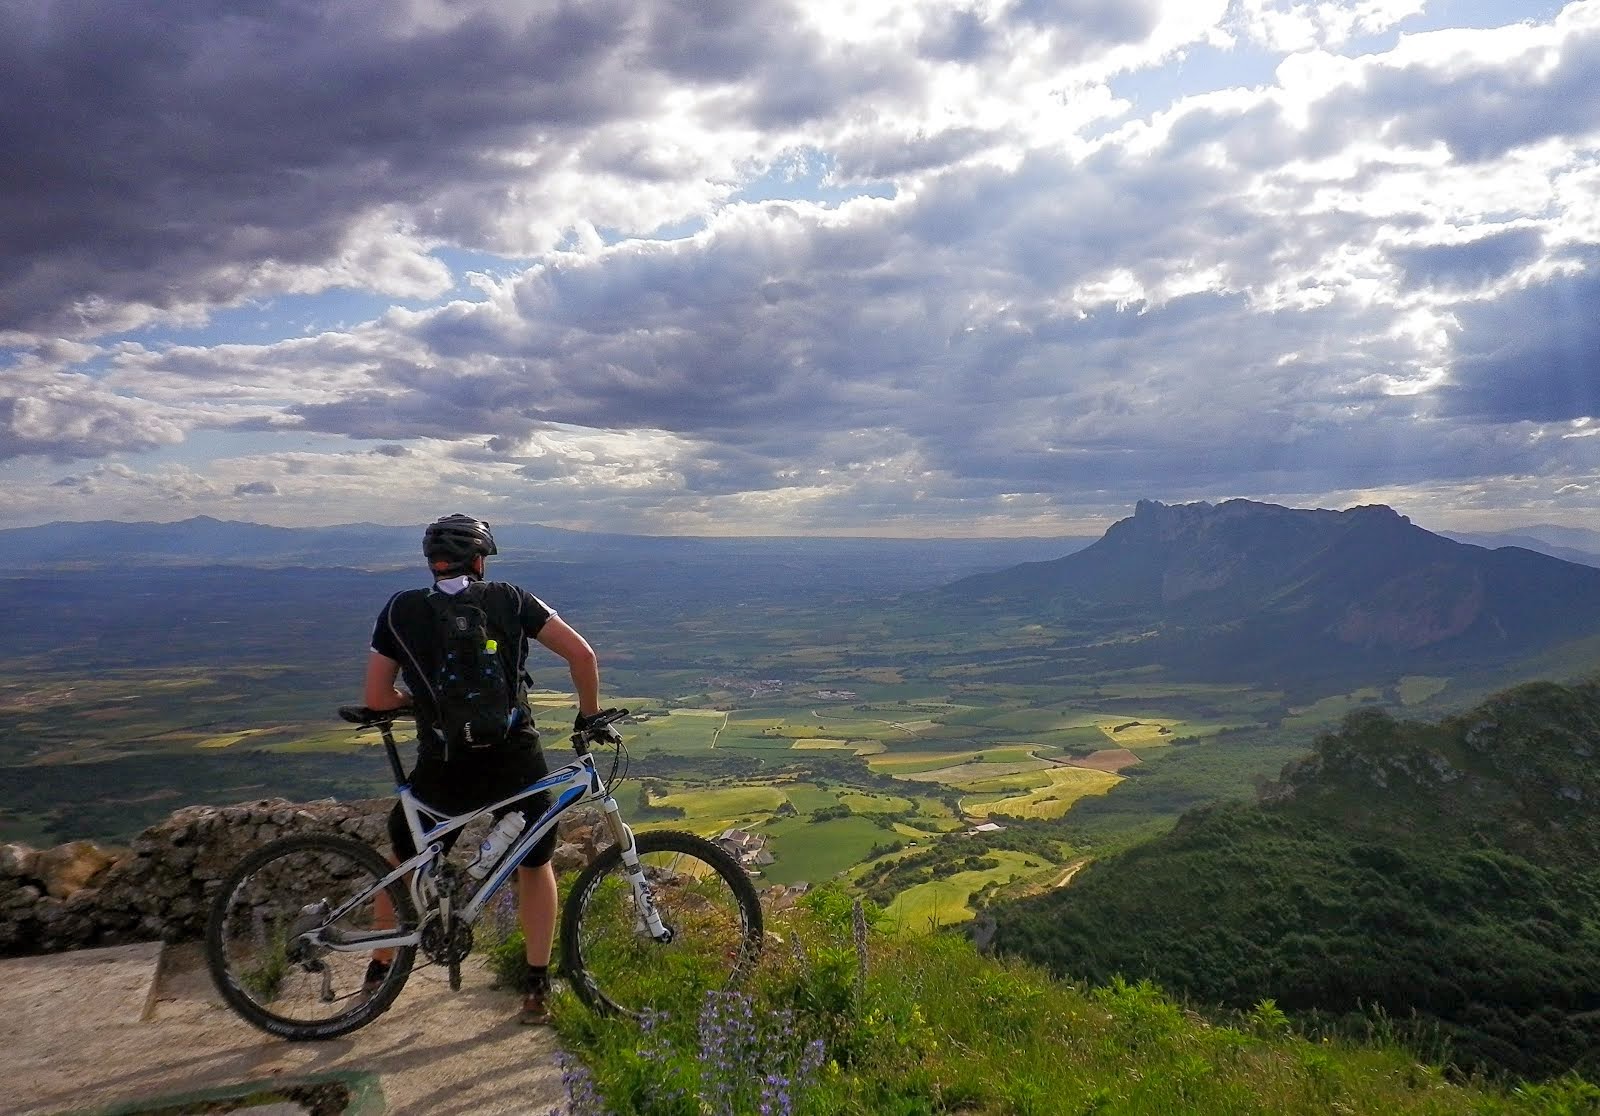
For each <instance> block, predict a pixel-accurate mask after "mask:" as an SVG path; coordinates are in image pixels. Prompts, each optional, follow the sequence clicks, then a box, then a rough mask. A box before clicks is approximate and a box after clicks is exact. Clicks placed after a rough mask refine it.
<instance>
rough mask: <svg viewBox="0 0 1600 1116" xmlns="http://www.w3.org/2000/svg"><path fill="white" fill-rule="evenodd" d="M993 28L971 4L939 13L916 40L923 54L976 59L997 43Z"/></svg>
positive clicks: (946, 58)
mask: <svg viewBox="0 0 1600 1116" xmlns="http://www.w3.org/2000/svg"><path fill="white" fill-rule="evenodd" d="M995 41H996V35H995V32H994V29H993V28H992V27H990V26H989V25H988V24H987V23H986V22H985V21H984V18H983V16H982V14H981V13H979V12H977V11H974V10H973V9H971V8H964V9H961V10H958V11H953V12H941V13H938V14H937V15H936V16H934V18H933V19H932V20H931V21H930V23H929V27H928V29H927V30H926V31H924V32H923V34H922V37H921V38H920V39H919V40H918V41H917V49H918V50H920V51H921V52H922V56H923V57H924V58H932V59H936V60H938V61H940V62H976V61H978V60H979V59H981V58H982V57H983V56H984V55H985V54H988V53H989V51H990V50H991V49H992V48H993V47H994V45H995Z"/></svg>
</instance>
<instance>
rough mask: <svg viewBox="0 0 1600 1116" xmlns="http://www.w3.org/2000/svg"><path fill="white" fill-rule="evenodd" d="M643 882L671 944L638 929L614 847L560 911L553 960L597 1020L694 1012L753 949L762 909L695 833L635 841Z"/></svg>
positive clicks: (739, 872)
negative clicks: (558, 945) (559, 963)
mask: <svg viewBox="0 0 1600 1116" xmlns="http://www.w3.org/2000/svg"><path fill="white" fill-rule="evenodd" d="M635 845H636V846H637V849H638V852H639V860H640V862H641V864H642V865H643V867H644V874H645V880H646V884H647V886H648V887H649V889H650V893H651V898H652V900H653V901H654V903H655V906H656V909H657V911H658V912H659V913H660V915H661V919H662V921H663V922H664V923H665V924H666V926H667V928H668V930H669V931H670V932H671V940H670V941H656V940H655V939H653V938H652V937H651V936H650V934H649V933H648V931H647V930H646V929H645V925H644V920H643V917H642V915H641V913H640V911H639V907H638V904H637V902H636V900H635V897H634V893H633V888H632V885H631V884H630V883H629V881H628V876H627V873H626V870H625V866H624V864H623V861H622V850H621V849H620V848H619V847H617V846H615V845H613V846H611V847H610V848H608V849H606V850H605V851H604V852H602V853H601V854H600V855H599V856H598V857H596V858H595V859H594V861H593V862H592V863H590V865H589V866H588V867H587V868H585V869H584V870H583V872H582V873H581V874H580V875H579V876H578V880H577V883H575V884H574V885H573V888H572V893H571V895H570V896H569V897H568V898H567V904H566V907H565V908H564V909H563V911H562V915H561V961H562V968H563V969H564V970H565V972H566V975H567V978H568V981H569V982H570V984H571V986H572V989H573V991H574V992H576V993H577V995H578V998H579V999H580V1000H582V1001H583V1002H584V1003H585V1004H586V1005H587V1006H588V1007H589V1008H591V1009H592V1010H594V1011H597V1012H600V1013H602V1014H618V1015H626V1016H632V1017H635V1018H638V1017H639V1016H641V1015H642V1014H643V1013H644V1012H646V1011H683V1010H690V1011H697V1010H698V1009H699V1005H700V1004H701V1002H702V1000H703V998H704V996H705V993H706V992H707V991H711V990H721V989H725V988H728V987H730V986H732V985H734V984H736V983H737V982H738V981H739V980H740V978H741V977H743V976H744V975H745V974H746V973H747V972H749V970H750V968H751V967H752V966H753V965H754V964H755V961H756V958H757V956H758V955H759V953H760V951H761V942H762V933H763V930H762V921H761V903H760V900H759V899H757V897H756V891H755V887H754V886H753V885H752V884H751V883H750V877H749V876H748V875H747V874H746V873H745V870H744V869H743V868H741V867H740V866H739V864H738V862H737V861H735V860H734V859H733V858H732V857H731V856H729V855H728V854H727V853H725V852H723V851H722V850H721V849H719V848H717V846H715V845H713V844H712V843H711V842H710V841H707V840H705V839H704V838H703V837H696V836H695V835H694V834H692V833H679V832H675V831H657V832H653V833H641V834H638V835H637V836H636V838H635Z"/></svg>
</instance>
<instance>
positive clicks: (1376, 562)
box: [937, 500, 1600, 676]
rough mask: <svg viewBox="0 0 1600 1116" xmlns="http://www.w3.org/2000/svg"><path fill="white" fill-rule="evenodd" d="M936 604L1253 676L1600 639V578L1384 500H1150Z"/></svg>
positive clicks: (1105, 649)
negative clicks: (1450, 529) (1044, 622)
mask: <svg viewBox="0 0 1600 1116" xmlns="http://www.w3.org/2000/svg"><path fill="white" fill-rule="evenodd" d="M937 595H938V596H939V597H940V598H941V599H943V600H944V601H946V602H948V603H949V605H950V606H951V607H952V608H964V609H967V610H970V611H973V612H978V613H983V614H995V613H999V614H1006V615H1015V616H1026V615H1033V616H1036V617H1039V618H1041V619H1043V618H1048V619H1053V620H1055V621H1057V622H1059V623H1063V624H1067V625H1077V626H1078V627H1079V628H1080V630H1082V631H1084V633H1085V635H1086V636H1088V637H1093V636H1096V635H1098V636H1099V637H1100V638H1099V650H1098V652H1097V654H1098V655H1099V657H1100V658H1101V659H1103V660H1105V659H1109V660H1112V661H1115V660H1117V659H1119V658H1120V659H1125V660H1126V661H1127V662H1128V663H1129V664H1130V665H1135V664H1138V663H1141V662H1159V663H1163V664H1166V665H1177V666H1183V667H1185V668H1188V669H1189V670H1191V671H1192V670H1200V671H1204V670H1205V669H1206V664H1207V663H1208V662H1209V663H1212V664H1214V665H1215V668H1216V669H1217V670H1218V671H1220V672H1224V673H1237V674H1240V675H1252V676H1261V675H1262V673H1263V672H1266V673H1268V674H1270V673H1271V672H1273V671H1289V672H1294V671H1297V670H1301V669H1305V668H1309V667H1311V666H1313V665H1316V666H1327V665H1329V664H1337V663H1340V662H1347V663H1355V662H1359V663H1361V664H1363V665H1367V666H1377V667H1380V668H1381V667H1384V666H1387V665H1390V664H1409V665H1410V666H1411V667H1413V668H1414V669H1423V668H1425V667H1427V666H1429V665H1430V664H1431V665H1434V666H1443V665H1445V664H1451V665H1458V664H1461V663H1466V662H1478V663H1493V662H1496V661H1504V660H1507V659H1510V658H1514V657H1520V656H1525V655H1528V654H1531V653H1533V652H1535V651H1538V650H1541V649H1546V648H1549V647H1551V646H1553V645H1556V644H1559V643H1561V642H1563V641H1565V640H1570V639H1576V638H1580V637H1583V636H1588V635H1592V634H1595V633H1600V569H1596V568H1594V567H1591V566H1587V565H1580V564H1577V563H1573V562H1568V561H1564V560H1562V559H1559V558H1555V557H1552V556H1550V555H1547V554H1542V553H1536V552H1534V551H1532V550H1527V549H1523V548H1520V547H1501V548H1499V549H1496V550H1488V549H1485V548H1483V547H1481V546H1475V545H1471V544H1468V543H1461V542H1457V541H1455V540H1453V539H1448V538H1445V537H1444V536H1441V535H1436V534H1434V533H1432V532H1429V531H1425V530H1423V529H1422V528H1420V527H1418V526H1416V525H1415V524H1413V523H1412V522H1411V521H1410V520H1409V519H1407V518H1406V517H1405V516H1403V515H1400V514H1398V513H1396V512H1395V511H1394V510H1393V509H1391V508H1388V507H1385V506H1382V505H1372V506H1366V507H1357V508H1352V509H1350V510H1348V511H1322V510H1304V509H1295V508H1285V507H1279V506H1277V505H1273V504H1263V503H1256V502H1253V501H1249V500H1230V501H1227V502H1226V503H1221V504H1216V505H1213V504H1207V503H1195V504H1179V505H1170V506H1169V505H1166V504H1161V503H1158V502H1155V501H1148V500H1146V501H1140V503H1139V504H1138V506H1137V508H1136V510H1135V512H1134V514H1133V515H1132V516H1131V517H1129V518H1127V519H1124V520H1121V521H1119V522H1118V523H1116V524H1114V525H1113V526H1112V527H1111V528H1110V529H1109V530H1108V531H1107V532H1106V533H1105V535H1104V537H1102V538H1101V539H1100V540H1099V541H1098V542H1096V543H1094V544H1093V545H1092V546H1089V547H1086V548H1084V549H1083V550H1081V551H1078V552H1076V553H1074V554H1070V555H1067V556H1065V557H1062V558H1057V559H1053V560H1050V561H1045V562H1034V563H1027V564H1023V565H1020V566H1017V567H1014V568H1012V569H1008V570H1002V571H997V572H993V573H984V574H978V575H975V576H973V577H969V578H965V579H963V580H961V581H959V582H956V583H955V584H953V585H951V586H949V587H947V588H945V589H942V590H939V591H937Z"/></svg>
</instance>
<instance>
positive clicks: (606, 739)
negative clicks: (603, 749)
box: [572, 709, 628, 744]
mask: <svg viewBox="0 0 1600 1116" xmlns="http://www.w3.org/2000/svg"><path fill="white" fill-rule="evenodd" d="M627 715H628V711H627V710H626V709H602V710H600V712H598V713H595V714H594V715H592V716H588V717H585V716H584V715H583V714H582V713H579V714H578V716H577V718H576V719H575V720H574V721H573V722H572V733H573V735H574V736H580V737H582V738H583V739H584V740H585V741H587V742H589V743H590V744H621V743H622V734H621V733H620V732H618V731H617V730H616V729H614V728H612V727H611V723H612V722H613V721H617V720H621V719H622V718H623V717H625V716H627Z"/></svg>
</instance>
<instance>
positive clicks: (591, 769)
mask: <svg viewBox="0 0 1600 1116" xmlns="http://www.w3.org/2000/svg"><path fill="white" fill-rule="evenodd" d="M378 728H379V729H380V731H381V732H382V733H383V742H384V745H385V747H387V748H388V750H389V758H390V762H391V766H392V767H393V768H394V770H395V771H396V772H397V773H401V772H403V770H404V769H403V768H402V767H401V766H400V759H399V753H398V751H397V750H396V748H395V743H394V737H393V735H392V734H391V732H390V727H389V724H388V723H387V722H384V723H381V724H379V726H378ZM577 739H578V738H576V737H574V740H575V741H576V740H577ZM395 789H396V791H397V793H398V794H399V797H400V808H401V810H402V811H403V812H404V814H405V819H406V828H407V829H409V830H410V831H411V840H412V842H413V847H414V848H416V849H418V850H420V851H419V852H418V853H417V855H415V856H413V857H412V858H411V859H410V860H407V861H406V862H405V863H403V864H401V865H399V866H398V867H396V868H395V869H394V871H392V872H390V873H389V874H388V875H387V876H384V877H383V879H381V880H379V881H378V882H377V883H376V884H374V885H373V886H371V887H369V888H366V889H364V890H363V891H362V892H361V893H360V894H359V895H357V896H355V897H354V898H352V899H348V900H346V901H345V902H344V903H342V904H340V906H339V907H338V909H336V910H335V911H333V912H332V913H331V914H329V915H328V916H327V918H325V919H324V920H323V922H322V925H321V926H319V927H317V928H316V929H314V930H311V931H309V932H308V933H307V934H306V935H305V937H306V939H307V940H308V941H310V942H312V943H313V944H315V945H320V946H325V947H327V948H328V949H332V950H341V951H358V950H359V951H366V950H373V949H387V948H391V947H396V946H414V945H417V944H418V943H420V942H421V941H422V926H423V925H425V924H426V923H427V922H428V920H429V917H430V916H431V915H432V914H433V913H434V910H435V906H436V904H435V900H437V908H438V910H439V912H440V913H441V914H442V915H443V916H444V917H446V918H448V917H449V904H450V902H451V900H450V897H449V896H448V895H436V896H430V895H426V894H424V884H425V882H426V881H427V880H428V879H429V874H428V873H426V872H425V871H423V869H426V868H431V867H433V866H435V865H436V864H437V863H438V861H439V860H440V859H442V858H443V856H444V843H443V840H442V839H443V838H444V837H446V836H448V835H449V834H451V833H453V832H455V831H456V830H458V829H461V828H463V827H465V826H467V825H469V824H471V823H472V822H473V821H474V820H475V819H477V818H479V817H482V816H483V815H485V814H492V813H494V812H496V811H498V810H500V809H501V808H502V807H509V806H511V805H512V804H513V803H515V802H518V801H520V800H522V799H524V798H527V797H529V796H530V795H534V794H537V793H539V792H540V791H550V792H551V794H552V796H553V801H552V802H551V804H550V808H549V809H548V810H546V811H545V812H544V814H543V815H541V816H540V818H539V819H538V821H536V822H534V823H533V824H532V825H530V826H528V827H527V828H526V829H524V830H523V831H522V834H521V835H520V836H519V837H518V838H517V840H516V841H515V842H513V843H512V845H511V847H510V848H508V849H506V850H505V851H504V852H503V853H501V855H500V859H499V860H498V861H497V862H496V863H495V864H494V865H493V866H492V867H491V868H490V871H489V874H488V875H487V876H486V877H485V878H484V879H483V881H482V882H481V883H480V884H479V885H478V886H477V888H476V889H475V890H474V891H473V892H472V894H471V895H470V896H469V897H468V898H467V900H466V902H465V903H464V904H463V905H462V907H461V909H460V910H459V911H457V912H456V917H457V918H460V919H462V920H463V921H465V922H466V923H468V924H471V923H473V922H475V921H477V918H478V915H479V914H480V913H481V912H482V911H483V908H484V906H485V905H486V904H487V903H488V902H489V900H490V899H491V898H493V897H494V893H495V892H496V891H498V890H499V889H500V887H501V885H503V884H504V883H505V882H506V881H507V880H508V879H510V878H511V874H512V873H513V872H514V871H516V868H517V865H519V864H521V863H522V858H523V857H524V856H526V855H527V854H528V852H529V851H530V850H531V849H532V848H533V846H534V845H536V844H538V842H539V839H540V838H542V837H543V836H544V835H545V834H547V833H549V832H550V831H551V830H552V829H554V828H555V826H556V823H557V821H559V820H560V818H561V815H562V814H564V813H566V811H567V810H569V809H571V808H572V807H573V806H575V805H577V804H578V803H580V802H583V801H592V800H594V799H600V800H601V805H602V807H603V808H604V810H605V815H606V823H607V824H608V825H609V827H610V829H611V834H612V836H613V837H614V838H615V839H616V842H617V844H618V845H619V846H620V847H621V850H622V865H623V870H624V873H625V874H626V876H627V878H628V883H629V884H630V885H631V887H632V889H633V896H634V902H635V903H636V904H637V909H638V911H639V914H640V916H641V917H642V920H643V923H644V926H643V929H644V930H645V932H646V933H648V934H649V935H650V936H651V937H652V938H655V939H656V940H658V941H665V940H668V939H669V938H670V937H671V932H670V931H669V930H668V929H667V927H666V926H665V924H664V923H662V921H661V915H660V913H659V912H658V911H657V910H656V905H655V900H654V898H653V897H652V896H651V894H650V888H649V886H648V884H647V883H646V882H645V876H644V867H643V865H642V864H640V862H639V851H638V849H637V847H636V846H635V845H634V841H633V830H632V829H631V828H630V827H629V826H628V824H627V823H626V822H624V821H623V820H622V815H621V814H620V813H619V812H618V810H617V801H616V799H614V798H612V797H611V792H610V791H609V790H607V789H606V785H605V780H603V779H601V778H600V773H599V771H597V770H596V769H595V762H594V756H593V755H591V754H589V752H588V751H587V750H586V749H585V750H583V751H581V752H580V753H579V755H578V758H577V759H575V760H573V761H572V762H571V763H569V764H567V765H566V766H564V767H561V768H559V769H558V770H556V771H552V772H551V773H550V774H548V775H546V776H545V777H544V778H542V779H540V780H538V781H537V782H533V783H529V784H528V785H527V786H525V787H523V788H522V789H521V790H519V791H517V792H516V793H515V794H512V795H508V796H507V797H505V798H502V799H501V800H500V801H498V802H492V803H490V804H489V805H487V806H483V807H481V808H479V809H476V810H473V811H471V812H469V813H465V814H455V815H451V814H446V813H443V812H441V811H439V810H435V809H433V808H431V807H429V806H427V805H425V804H424V803H423V802H422V801H421V800H420V799H418V798H417V796H416V795H415V794H413V793H412V791H411V784H410V782H409V781H403V782H401V783H399V785H398V786H397V787H396V788H395ZM407 875H410V877H411V878H410V880H409V881H408V887H409V889H410V892H411V898H412V901H413V902H414V903H415V904H416V909H417V912H418V917H419V918H420V920H421V921H420V923H419V925H418V926H417V928H416V929H415V930H412V931H410V932H407V933H397V932H396V931H394V930H339V929H337V928H335V926H334V924H335V923H337V922H338V921H339V919H341V918H343V917H344V916H345V915H346V914H348V913H349V912H350V911H351V910H354V909H355V908H356V907H358V906H360V905H361V904H362V903H365V902H367V901H369V900H370V899H372V897H373V896H374V895H376V894H378V893H379V892H380V891H382V890H384V889H385V888H387V887H388V886H389V885H390V884H392V883H394V882H395V881H396V880H399V879H402V878H404V877H405V876H407Z"/></svg>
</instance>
